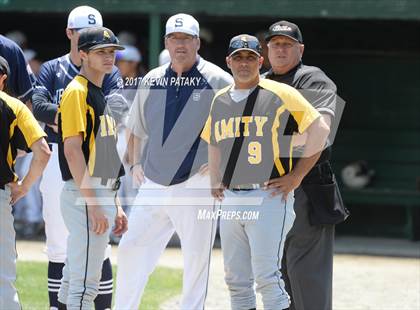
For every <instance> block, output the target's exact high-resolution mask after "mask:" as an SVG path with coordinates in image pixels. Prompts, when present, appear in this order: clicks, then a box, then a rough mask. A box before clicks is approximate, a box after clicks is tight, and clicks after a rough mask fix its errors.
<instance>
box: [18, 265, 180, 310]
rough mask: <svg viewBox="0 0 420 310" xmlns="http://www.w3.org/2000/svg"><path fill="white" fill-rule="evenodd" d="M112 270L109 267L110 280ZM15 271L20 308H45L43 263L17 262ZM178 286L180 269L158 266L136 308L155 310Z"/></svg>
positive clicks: (46, 305) (45, 292)
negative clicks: (138, 306)
mask: <svg viewBox="0 0 420 310" xmlns="http://www.w3.org/2000/svg"><path fill="white" fill-rule="evenodd" d="M116 269H117V268H116V267H115V266H113V271H114V279H115V271H116ZM17 273H18V279H17V281H16V287H17V288H18V291H19V298H20V301H21V303H22V307H23V309H48V291H47V263H42V262H18V264H17ZM181 287H182V271H181V270H178V269H170V268H163V267H158V268H157V269H156V270H155V272H153V274H152V275H151V277H150V279H149V282H148V284H147V287H146V289H145V292H144V295H143V298H142V303H141V305H140V309H142V310H143V309H147V310H149V309H150V310H155V309H158V308H159V305H160V304H162V303H163V302H165V301H166V300H168V299H169V298H170V297H172V296H175V295H178V294H180V293H181ZM114 289H115V287H114Z"/></svg>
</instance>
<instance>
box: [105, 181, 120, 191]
mask: <svg viewBox="0 0 420 310" xmlns="http://www.w3.org/2000/svg"><path fill="white" fill-rule="evenodd" d="M109 180H110V179H105V178H102V179H101V185H103V186H107V184H108V181H109ZM120 186H121V180H120V178H117V179H116V180H115V182H114V183H113V184H112V190H113V191H117V190H119V189H120Z"/></svg>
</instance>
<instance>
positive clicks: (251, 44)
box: [229, 40, 262, 54]
mask: <svg viewBox="0 0 420 310" xmlns="http://www.w3.org/2000/svg"><path fill="white" fill-rule="evenodd" d="M239 48H249V49H251V50H254V51H256V52H258V53H261V50H262V49H261V45H260V42H258V41H243V40H235V41H233V42H231V43H230V45H229V54H230V53H232V52H234V51H235V50H237V49H239Z"/></svg>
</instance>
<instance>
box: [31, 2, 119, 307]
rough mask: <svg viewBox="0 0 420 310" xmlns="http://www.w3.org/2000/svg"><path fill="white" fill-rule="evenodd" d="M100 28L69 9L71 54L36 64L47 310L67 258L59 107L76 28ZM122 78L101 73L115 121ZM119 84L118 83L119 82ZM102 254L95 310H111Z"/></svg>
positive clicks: (73, 62)
mask: <svg viewBox="0 0 420 310" xmlns="http://www.w3.org/2000/svg"><path fill="white" fill-rule="evenodd" d="M98 26H102V16H101V14H100V12H98V11H97V10H96V9H94V8H92V7H89V6H79V7H76V8H75V9H73V10H72V11H71V12H70V14H69V16H68V21H67V29H66V35H67V38H68V39H69V41H70V51H69V53H68V54H66V55H63V56H61V57H58V58H55V59H52V60H49V61H47V62H45V63H44V64H43V65H42V66H41V71H40V73H39V76H38V82H39V84H38V85H37V87H36V88H35V90H34V94H33V97H32V100H33V111H34V115H35V117H36V118H37V119H38V120H40V121H42V122H43V123H45V124H46V126H45V132H46V133H47V134H48V138H47V139H48V142H49V143H50V145H51V146H52V151H53V152H52V156H51V160H50V161H49V163H48V166H47V168H46V169H45V171H44V174H43V176H42V181H41V184H40V189H41V192H42V196H43V202H44V203H43V217H44V221H45V235H46V250H47V251H46V252H47V256H48V261H49V262H48V296H49V302H50V307H51V308H54V307H55V308H56V307H58V301H57V293H58V290H59V288H60V285H61V278H62V270H63V266H64V261H65V259H66V243H65V242H63V240H66V238H67V235H68V231H67V229H66V226H65V225H64V222H63V218H62V215H61V211H60V208H59V205H60V193H61V189H62V188H63V185H64V182H63V181H62V175H61V174H60V169H59V163H58V145H57V142H58V140H59V137H58V135H57V122H58V114H57V111H58V105H59V104H60V101H61V96H62V94H63V92H64V89H65V88H66V86H67V85H68V84H69V83H70V81H71V80H72V79H73V78H74V77H75V76H76V75H77V74H79V70H80V65H81V59H80V55H79V51H78V47H77V43H78V39H79V30H80V29H85V28H90V27H98ZM119 80H121V76H120V74H119V71H118V69H117V67H115V66H114V67H113V69H112V72H111V73H109V74H106V75H105V77H104V81H103V83H102V90H103V92H104V95H105V98H106V101H107V104H108V106H109V107H110V108H111V110H112V112H113V116H114V118H116V119H119V118H120V117H121V114H122V113H124V111H126V110H127V107H126V102H125V99H124V97H123V96H121V88H120V87H121V85H119V82H118V81H119ZM121 81H122V80H121ZM109 253H110V251H109V250H107V255H106V259H105V260H104V263H103V267H102V277H101V283H100V290H99V294H98V297H97V298H96V299H95V308H96V310H104V309H108V308H110V307H111V302H112V289H113V284H112V283H113V281H112V268H111V262H110V260H109V258H108V257H109Z"/></svg>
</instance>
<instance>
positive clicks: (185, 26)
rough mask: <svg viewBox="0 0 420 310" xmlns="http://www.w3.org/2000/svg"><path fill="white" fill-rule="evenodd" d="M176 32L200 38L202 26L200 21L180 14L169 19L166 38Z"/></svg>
mask: <svg viewBox="0 0 420 310" xmlns="http://www.w3.org/2000/svg"><path fill="white" fill-rule="evenodd" d="M174 32H182V33H186V34H189V35H191V36H195V37H198V36H199V34H200V26H199V24H198V21H197V20H196V19H195V18H194V17H192V16H191V15H188V14H183V13H180V14H176V15H173V16H171V17H169V19H168V21H167V22H166V32H165V36H167V35H169V34H171V33H174Z"/></svg>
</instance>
